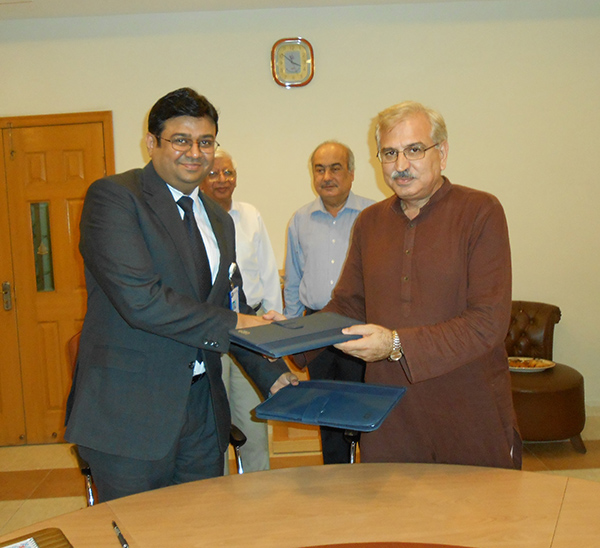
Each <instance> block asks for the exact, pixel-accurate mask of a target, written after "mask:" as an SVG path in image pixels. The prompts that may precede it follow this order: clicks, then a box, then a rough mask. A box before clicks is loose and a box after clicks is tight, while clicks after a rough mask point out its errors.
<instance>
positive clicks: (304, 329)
mask: <svg viewBox="0 0 600 548" xmlns="http://www.w3.org/2000/svg"><path fill="white" fill-rule="evenodd" d="M360 323H363V322H359V321H358V320H353V319H352V318H348V317H346V316H341V315H339V314H334V313H333V312H319V313H318V314H311V315H310V316H303V317H301V318H292V319H290V320H283V321H278V322H273V323H270V324H269V325H261V326H257V327H249V328H241V329H232V330H230V331H229V334H230V340H231V342H232V343H234V344H237V345H239V346H243V347H244V348H248V349H249V350H253V351H254V352H258V353H259V354H263V355H265V356H268V357H270V358H280V357H281V356H289V355H290V354H298V353H300V352H306V351H307V350H314V349H315V348H323V347H325V346H329V345H332V344H337V343H340V342H345V341H350V340H352V339H360V338H361V336H362V335H344V334H343V333H342V329H343V328H345V327H350V326H351V325H357V324H360Z"/></svg>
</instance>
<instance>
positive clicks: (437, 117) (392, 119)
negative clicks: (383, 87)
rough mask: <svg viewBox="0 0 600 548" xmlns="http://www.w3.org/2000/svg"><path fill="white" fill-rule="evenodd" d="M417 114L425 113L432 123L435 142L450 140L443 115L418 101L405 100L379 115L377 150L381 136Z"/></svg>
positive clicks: (376, 129)
mask: <svg viewBox="0 0 600 548" xmlns="http://www.w3.org/2000/svg"><path fill="white" fill-rule="evenodd" d="M415 114H424V115H425V116H427V118H428V119H429V123H430V124H431V138H432V139H433V142H434V143H441V142H443V141H447V140H448V130H447V129H446V122H445V121H444V118H443V116H442V115H441V114H440V113H439V112H437V111H436V110H433V109H431V108H428V107H426V106H424V105H422V104H421V103H417V102H416V101H404V102H402V103H398V104H397V105H393V106H391V107H388V108H386V109H385V110H382V111H381V112H380V113H379V114H378V115H377V126H376V128H375V139H376V140H377V150H379V146H380V142H381V136H382V135H383V134H384V133H387V132H388V131H390V130H391V129H392V128H393V127H394V126H396V125H397V124H399V123H400V122H402V121H404V120H406V119H407V118H409V117H410V116H414V115H415Z"/></svg>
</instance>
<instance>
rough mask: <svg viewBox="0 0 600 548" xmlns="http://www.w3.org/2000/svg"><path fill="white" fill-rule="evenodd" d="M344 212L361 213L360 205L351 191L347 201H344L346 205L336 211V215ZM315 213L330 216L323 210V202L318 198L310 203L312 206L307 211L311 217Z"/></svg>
mask: <svg viewBox="0 0 600 548" xmlns="http://www.w3.org/2000/svg"><path fill="white" fill-rule="evenodd" d="M345 210H354V211H361V207H360V204H359V203H358V198H357V197H356V195H355V194H354V193H353V192H352V191H350V194H348V199H347V200H346V203H345V204H344V206H343V207H342V209H340V210H339V211H338V215H339V214H340V213H342V212H343V211H345ZM316 211H320V212H322V213H325V214H327V215H331V213H329V211H327V209H325V205H324V204H323V200H322V199H321V197H320V196H319V197H318V198H317V199H316V200H315V201H314V202H313V203H312V206H311V208H310V210H309V214H311V215H312V214H313V213H315V212H316Z"/></svg>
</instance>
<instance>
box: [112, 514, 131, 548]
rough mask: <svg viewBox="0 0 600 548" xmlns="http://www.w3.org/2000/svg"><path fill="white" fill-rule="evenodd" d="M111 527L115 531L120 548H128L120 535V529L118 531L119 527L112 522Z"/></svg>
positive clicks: (121, 534)
mask: <svg viewBox="0 0 600 548" xmlns="http://www.w3.org/2000/svg"><path fill="white" fill-rule="evenodd" d="M112 526H113V529H114V530H115V533H117V538H118V539H119V542H120V543H121V546H122V547H123V548H129V544H127V541H126V540H125V537H124V536H123V533H121V529H119V526H118V525H117V524H116V523H115V522H114V521H113V522H112Z"/></svg>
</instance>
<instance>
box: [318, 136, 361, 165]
mask: <svg viewBox="0 0 600 548" xmlns="http://www.w3.org/2000/svg"><path fill="white" fill-rule="evenodd" d="M325 145H340V146H341V147H344V148H345V149H346V153H347V154H348V166H347V168H348V171H350V172H352V173H354V153H353V152H352V151H351V150H350V147H349V146H348V145H345V144H344V143H340V142H339V141H335V140H333V139H331V140H329V141H324V142H322V143H321V144H320V145H319V146H318V147H317V148H315V150H313V152H312V154H311V155H310V167H311V168H312V167H313V165H314V159H315V154H316V153H317V150H319V149H320V148H321V147H322V146H325Z"/></svg>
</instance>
